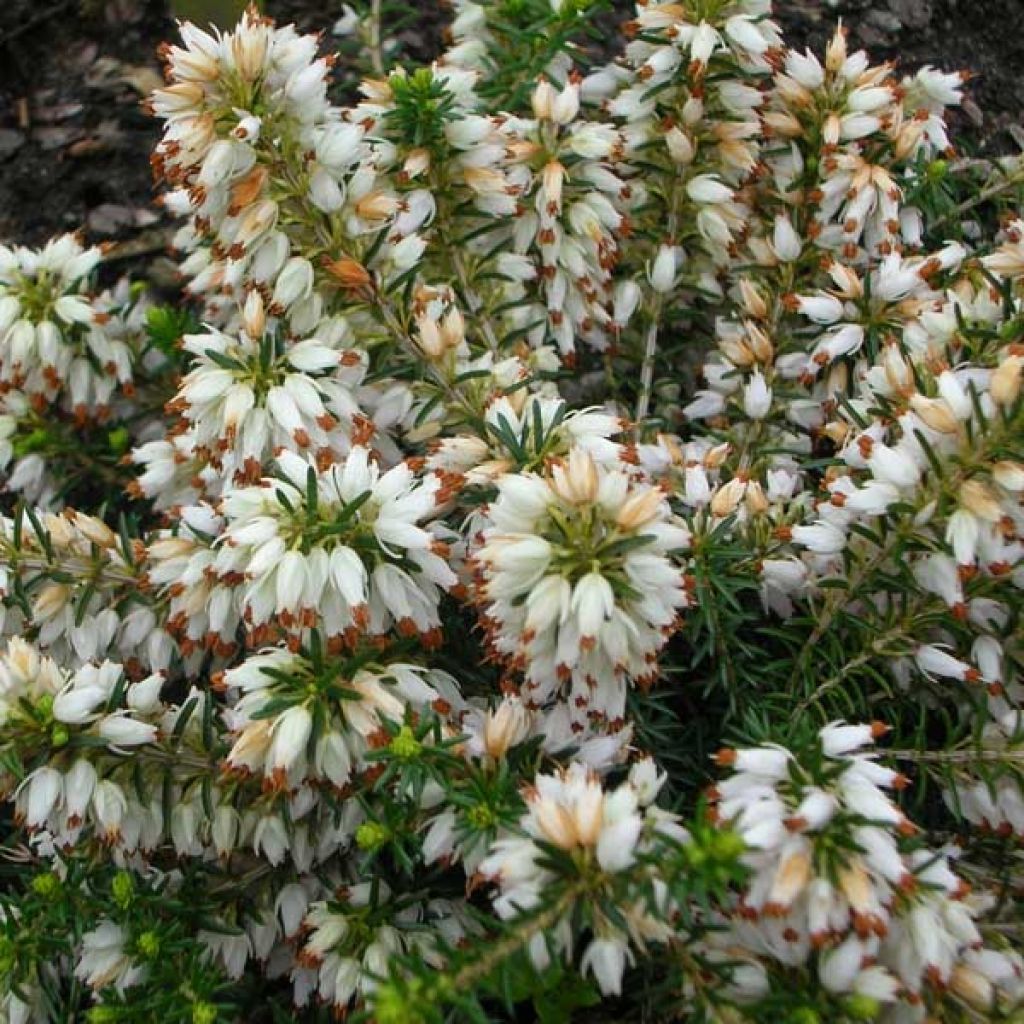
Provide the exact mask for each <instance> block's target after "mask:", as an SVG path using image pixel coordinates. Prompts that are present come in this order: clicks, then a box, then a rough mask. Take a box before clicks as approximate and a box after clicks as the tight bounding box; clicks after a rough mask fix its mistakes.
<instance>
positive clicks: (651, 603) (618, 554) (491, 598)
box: [473, 448, 689, 719]
mask: <svg viewBox="0 0 1024 1024" xmlns="http://www.w3.org/2000/svg"><path fill="white" fill-rule="evenodd" d="M688 543H689V535H688V533H687V531H686V529H685V528H684V527H683V525H682V524H681V523H680V522H679V521H677V520H675V519H674V517H673V516H672V515H671V512H670V511H669V508H668V505H667V503H666V501H665V499H664V495H663V494H662V493H661V492H660V491H659V490H658V489H657V488H654V487H651V486H649V485H645V484H638V483H633V482H632V481H631V480H630V478H629V477H628V476H627V475H626V474H625V473H624V472H622V471H620V470H617V469H605V468H604V467H602V466H599V465H598V464H597V463H595V462H594V460H593V459H592V458H591V456H590V455H588V454H587V453H586V452H585V451H583V450H581V449H579V448H574V449H573V450H572V451H571V452H570V453H569V457H568V459H567V460H564V461H560V462H554V463H552V464H551V465H550V467H549V474H548V475H547V476H546V477H540V476H537V475H534V474H519V475H514V476H513V475H507V476H504V477H501V478H500V479H499V480H498V497H497V499H496V500H495V501H494V502H492V503H491V505H490V506H489V510H488V519H487V525H486V527H485V529H484V531H483V544H482V545H481V546H480V547H479V548H478V549H477V550H475V551H474V552H473V559H474V562H475V563H476V565H477V566H479V570H480V577H481V585H480V587H479V588H478V602H479V604H480V606H481V609H482V612H483V615H484V622H485V624H486V626H487V628H488V631H489V634H490V642H491V644H492V646H493V648H494V650H495V651H496V653H498V654H499V655H500V656H502V657H505V658H509V659H516V660H518V659H522V660H523V661H524V662H525V671H526V689H525V691H524V696H525V697H527V698H528V699H530V700H533V701H537V702H541V701H546V700H548V699H550V698H551V697H552V696H554V694H555V692H556V691H557V689H559V688H560V681H561V680H564V681H565V682H568V683H570V684H571V693H572V696H573V698H574V703H575V704H576V706H577V709H578V712H577V713H578V714H581V715H582V714H585V713H587V712H591V713H599V714H601V715H604V716H607V717H608V718H609V719H617V718H619V717H620V716H621V714H622V710H623V705H624V701H625V687H626V681H627V679H629V678H632V679H634V680H636V679H644V678H648V677H649V676H650V675H651V674H652V672H653V671H654V660H655V657H656V655H657V652H658V650H660V648H661V646H662V645H663V644H664V642H665V639H666V637H667V635H668V634H669V633H670V632H671V630H672V628H673V627H674V624H675V622H676V615H677V610H678V609H679V608H681V607H683V606H684V605H685V603H686V594H685V590H684V587H683V577H682V572H681V570H680V568H679V567H678V565H677V564H675V563H674V561H673V558H674V554H675V553H676V552H680V551H682V550H683V549H685V548H686V547H687V545H688Z"/></svg>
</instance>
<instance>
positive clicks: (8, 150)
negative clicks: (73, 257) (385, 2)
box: [0, 0, 1024, 253]
mask: <svg viewBox="0 0 1024 1024" xmlns="http://www.w3.org/2000/svg"><path fill="white" fill-rule="evenodd" d="M177 2H178V3H179V4H181V5H182V6H181V7H179V8H178V10H183V9H184V7H185V5H186V4H190V5H191V10H190V11H189V13H190V14H194V15H195V14H198V15H201V13H202V12H203V11H209V10H210V9H211V6H210V5H211V3H212V2H213V0H177ZM234 2H235V0H219V3H220V5H221V6H223V5H224V4H225V3H227V4H228V5H230V4H231V3H234ZM618 6H619V8H620V9H621V10H622V11H623V12H624V15H623V16H624V17H625V16H626V14H625V12H626V11H628V9H629V4H627V3H621V4H619V5H618ZM776 6H777V8H778V11H777V17H778V18H779V19H780V20H781V21H782V23H783V24H784V26H785V28H786V31H787V37H788V38H789V39H790V40H791V41H792V42H794V43H797V44H800V45H804V44H810V45H811V46H812V47H814V48H816V49H818V50H820V49H821V47H822V46H823V45H824V42H825V41H826V40H827V38H828V36H829V35H830V34H831V32H832V30H833V27H834V25H835V22H836V19H837V18H839V17H843V19H844V21H845V23H846V24H847V25H848V26H849V27H850V30H851V33H852V37H853V41H854V43H856V44H857V45H864V46H867V47H868V48H869V49H870V51H871V52H872V53H873V54H874V55H876V56H878V57H880V58H887V59H896V60H899V61H900V63H901V65H903V66H906V67H909V68H913V67H916V66H919V65H921V64H925V63H932V64H936V65H939V66H941V67H943V68H947V69H952V68H967V69H969V70H970V71H972V72H974V73H975V75H976V76H977V77H976V78H975V80H974V82H973V83H972V87H971V95H972V99H973V101H974V103H975V104H976V106H975V107H973V108H969V111H970V112H971V113H973V120H972V118H971V117H970V116H968V117H966V118H964V119H963V122H962V130H963V132H964V134H965V137H966V138H967V145H968V146H969V147H970V148H972V149H975V150H981V151H985V150H989V151H996V152H999V151H1004V152H1005V151H1009V150H1013V149H1015V147H1014V146H1013V143H1012V142H1011V140H1010V138H1009V136H1008V135H1007V132H1006V129H1007V127H1008V126H1010V125H1015V124H1021V123H1022V122H1024V115H1022V110H1024V79H1021V78H1019V77H1018V76H1019V72H1020V70H1021V69H1022V68H1024V0H838V2H836V3H832V2H831V0H777V4H776ZM264 7H265V8H266V9H267V10H268V12H269V13H270V14H273V15H274V16H275V17H277V18H279V19H280V20H288V21H295V22H296V23H297V24H298V25H299V27H300V28H302V29H304V30H316V31H325V32H327V33H328V35H327V36H326V39H327V40H328V41H329V40H330V36H329V31H330V26H331V24H332V23H333V21H334V19H335V18H336V17H337V16H338V14H339V13H340V8H341V3H340V0H339V2H338V3H337V4H335V3H324V2H323V0H268V2H267V3H265V4H264ZM446 20H447V13H446V12H445V11H444V10H443V9H442V5H441V4H440V3H438V2H437V0H421V2H420V4H419V13H418V16H417V18H416V19H415V22H414V23H413V24H411V25H410V26H409V27H407V28H406V29H404V30H403V31H402V33H401V42H402V46H403V51H404V52H405V53H407V54H409V55H410V56H411V58H413V59H417V58H418V59H424V58H426V57H429V55H430V54H431V53H432V52H436V50H437V48H438V47H439V45H440V39H441V32H442V29H443V25H444V23H445V21H446ZM173 31H174V24H173V20H172V18H171V17H170V14H169V8H168V0H53V2H50V3H46V2H45V0H44V2H43V3H39V2H38V0H0V240H4V241H20V242H25V243H33V244H38V243H40V242H42V241H43V240H45V238H46V237H47V236H49V235H51V234H53V233H55V232H59V231H64V230H73V229H76V228H79V227H84V228H85V229H86V231H87V233H88V235H89V236H90V237H91V238H101V237H106V238H115V239H121V240H122V241H125V240H127V242H128V245H127V246H126V250H127V251H128V252H129V253H130V252H132V251H136V252H148V250H149V249H150V248H153V249H156V248H158V247H159V246H158V245H157V244H156V243H157V242H159V241H160V240H161V239H163V238H164V237H165V236H166V231H165V230H163V231H162V230H161V227H162V225H161V222H160V221H159V219H158V218H159V211H158V210H154V208H153V207H152V198H153V187H152V181H151V178H150V174H149V167H148V156H149V152H150V150H151V148H152V146H153V143H154V141H155V139H156V136H157V128H156V125H155V123H154V122H153V121H152V120H151V119H150V118H148V117H147V116H146V115H145V114H144V113H143V111H142V109H141V107H140V102H141V99H142V96H143V95H144V94H145V92H147V91H148V89H150V88H152V86H153V84H154V82H155V81H156V76H157V74H158V65H157V62H156V59H155V50H156V46H157V44H158V43H159V42H160V41H161V40H163V39H167V38H170V37H171V36H172V34H173ZM609 35H611V33H609ZM149 240H156V241H155V242H154V243H153V244H152V245H150V241H149Z"/></svg>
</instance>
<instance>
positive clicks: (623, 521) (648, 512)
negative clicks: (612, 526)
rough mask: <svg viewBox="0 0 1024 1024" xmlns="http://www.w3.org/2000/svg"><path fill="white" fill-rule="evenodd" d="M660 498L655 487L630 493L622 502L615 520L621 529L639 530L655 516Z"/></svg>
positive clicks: (659, 493) (660, 495)
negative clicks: (637, 492)
mask: <svg viewBox="0 0 1024 1024" xmlns="http://www.w3.org/2000/svg"><path fill="white" fill-rule="evenodd" d="M662 498H663V496H662V494H661V492H660V491H659V490H658V489H657V488H656V487H652V488H650V489H649V490H646V491H641V492H640V493H639V494H632V495H630V496H629V497H628V498H627V499H626V500H625V501H624V502H623V503H622V508H620V509H619V512H618V515H617V516H616V517H615V522H616V523H617V524H618V525H619V527H620V528H621V529H623V530H639V529H640V528H641V527H642V526H646V525H647V523H649V522H650V521H651V520H652V519H654V518H655V516H657V514H658V509H659V508H660V507H661V502H662Z"/></svg>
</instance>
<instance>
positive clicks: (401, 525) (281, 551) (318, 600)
mask: <svg viewBox="0 0 1024 1024" xmlns="http://www.w3.org/2000/svg"><path fill="white" fill-rule="evenodd" d="M278 467H279V469H280V471H281V473H282V476H281V477H279V478H268V479H265V480H264V481H263V482H262V484H261V485H260V486H258V487H244V488H238V489H236V490H232V491H229V492H228V494H227V495H226V497H225V499H224V502H223V509H224V516H225V523H226V525H225V530H224V532H223V534H222V537H221V546H220V549H219V551H218V553H217V557H216V560H215V563H214V568H215V570H216V571H217V572H218V573H219V574H221V575H224V574H230V573H237V574H241V575H243V576H244V577H245V579H246V580H247V587H246V589H245V592H244V595H243V598H242V603H243V607H244V608H245V609H246V611H247V615H248V616H249V619H250V621H251V622H252V623H253V624H254V625H259V624H261V623H265V622H269V621H271V620H272V619H274V620H276V621H277V622H279V623H280V624H281V625H283V626H284V627H285V628H286V629H289V630H293V631H300V630H302V629H304V628H306V627H307V626H308V625H312V624H314V623H318V624H320V625H321V627H322V628H323V629H324V630H325V631H326V635H327V636H329V637H332V636H343V635H345V634H346V633H347V632H349V631H352V630H354V631H355V633H356V635H358V634H359V633H364V632H369V633H372V634H380V633H383V632H385V631H387V630H388V629H389V628H391V627H392V625H395V626H397V628H398V629H399V630H401V631H405V632H408V633H421V634H426V633H429V632H430V631H431V630H433V629H436V627H437V625H438V618H437V604H438V601H439V600H440V589H441V588H447V587H450V586H452V585H453V584H454V583H455V576H454V574H453V573H452V571H451V569H450V568H449V567H448V564H447V562H446V561H445V559H443V558H442V557H441V556H440V555H438V554H437V553H436V548H437V546H438V541H437V539H436V538H435V536H434V534H432V533H431V532H430V530H429V529H428V528H426V527H424V526H423V525H420V524H421V523H423V522H425V521H427V520H430V519H432V518H434V517H435V516H436V515H437V512H438V509H439V506H440V505H441V503H442V501H444V500H445V499H444V490H445V486H446V485H445V483H444V478H443V474H440V473H433V474H429V475H427V476H425V477H423V478H418V477H417V476H416V474H415V473H414V472H413V471H412V469H411V468H410V467H409V466H408V465H407V464H406V463H400V464H399V465H397V466H395V467H393V468H392V469H390V470H388V471H387V472H385V473H382V472H381V471H380V469H379V468H378V466H377V464H376V463H375V462H374V461H373V460H372V459H371V458H370V455H369V453H368V452H367V451H366V450H365V449H363V448H354V449H353V450H352V451H351V452H350V453H349V455H348V456H347V457H346V459H345V460H344V461H343V462H340V463H336V464H335V465H333V466H331V467H330V468H328V469H327V470H326V471H323V472H320V471H318V470H317V469H316V467H315V466H313V465H311V464H310V463H308V462H306V461H305V460H304V459H302V458H301V457H300V456H298V455H296V454H294V453H292V452H282V453H280V454H279V455H278Z"/></svg>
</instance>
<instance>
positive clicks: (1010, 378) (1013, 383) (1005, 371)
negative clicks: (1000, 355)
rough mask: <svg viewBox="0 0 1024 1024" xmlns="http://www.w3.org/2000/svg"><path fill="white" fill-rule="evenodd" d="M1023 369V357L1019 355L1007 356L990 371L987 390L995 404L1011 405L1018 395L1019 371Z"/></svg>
mask: <svg viewBox="0 0 1024 1024" xmlns="http://www.w3.org/2000/svg"><path fill="white" fill-rule="evenodd" d="M1022 370H1024V359H1022V358H1021V357H1020V356H1007V357H1006V358H1005V359H1004V360H1003V361H1002V362H1001V363H1000V364H999V365H998V366H997V367H996V369H995V371H994V372H993V373H992V382H991V384H990V385H989V390H990V391H991V393H992V401H993V402H995V403H996V404H997V405H1013V403H1014V402H1016V401H1017V397H1018V395H1020V378H1021V371H1022Z"/></svg>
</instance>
